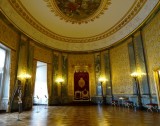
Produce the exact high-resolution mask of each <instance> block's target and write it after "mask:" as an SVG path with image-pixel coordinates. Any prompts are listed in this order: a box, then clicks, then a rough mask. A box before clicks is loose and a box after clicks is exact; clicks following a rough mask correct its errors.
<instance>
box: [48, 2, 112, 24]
mask: <svg viewBox="0 0 160 126" xmlns="http://www.w3.org/2000/svg"><path fill="white" fill-rule="evenodd" d="M47 4H48V5H51V6H50V7H51V10H53V11H54V12H55V13H56V15H59V16H60V18H62V19H64V20H65V21H66V22H68V21H69V22H71V23H79V24H81V23H88V22H89V21H94V19H96V18H98V17H99V16H100V15H101V14H103V11H104V10H106V9H107V8H108V5H110V4H111V0H51V1H49V2H47Z"/></svg>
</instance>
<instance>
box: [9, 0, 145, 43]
mask: <svg viewBox="0 0 160 126" xmlns="http://www.w3.org/2000/svg"><path fill="white" fill-rule="evenodd" d="M46 1H47V0H46ZM9 2H10V3H11V5H12V7H13V8H14V9H15V10H16V12H17V13H18V14H19V15H21V17H22V18H23V19H24V20H25V21H27V22H28V23H29V24H30V25H32V26H33V27H34V28H35V29H37V30H38V31H40V32H41V33H43V34H45V35H46V36H48V37H51V38H53V39H56V40H58V41H63V42H69V43H88V42H94V41H98V40H101V39H104V38H107V37H109V36H110V35H112V34H114V33H115V32H117V31H118V30H119V29H121V28H122V27H124V26H125V25H126V24H127V23H128V22H129V21H131V20H132V19H133V18H134V16H135V15H136V14H137V13H138V12H139V11H140V9H141V8H142V7H143V5H144V4H145V3H146V2H147V0H136V1H135V3H134V5H133V6H132V7H131V10H129V11H128V12H127V13H126V15H125V16H124V17H123V18H122V19H121V20H120V21H119V22H118V23H117V24H116V25H115V26H113V27H112V28H110V29H109V30H107V31H105V32H103V33H101V34H98V35H95V36H91V37H83V38H76V37H67V36H62V35H58V34H56V33H54V32H52V31H51V30H49V29H47V28H46V27H44V26H43V25H42V24H40V23H39V22H38V21H37V20H36V19H35V18H34V17H33V16H32V15H31V14H30V13H29V12H28V11H27V10H26V8H25V7H24V6H23V5H22V3H21V1H20V0H9Z"/></svg>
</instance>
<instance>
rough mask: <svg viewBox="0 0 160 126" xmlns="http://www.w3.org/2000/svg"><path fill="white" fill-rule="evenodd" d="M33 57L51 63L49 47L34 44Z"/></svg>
mask: <svg viewBox="0 0 160 126" xmlns="http://www.w3.org/2000/svg"><path fill="white" fill-rule="evenodd" d="M34 58H35V59H37V60H40V61H42V62H46V63H52V51H51V50H50V49H47V48H44V47H40V46H35V49H34Z"/></svg>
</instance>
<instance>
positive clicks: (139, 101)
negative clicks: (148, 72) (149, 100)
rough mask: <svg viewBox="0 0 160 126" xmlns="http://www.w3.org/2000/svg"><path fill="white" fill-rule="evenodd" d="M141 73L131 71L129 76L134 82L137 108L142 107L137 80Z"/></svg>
mask: <svg viewBox="0 0 160 126" xmlns="http://www.w3.org/2000/svg"><path fill="white" fill-rule="evenodd" d="M141 75H142V74H141V73H137V72H133V73H131V77H133V78H134V80H135V83H136V90H137V96H138V106H139V109H142V107H143V106H142V100H141V92H140V87H139V80H138V77H140V76H141Z"/></svg>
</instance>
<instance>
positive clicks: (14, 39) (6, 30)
mask: <svg viewBox="0 0 160 126" xmlns="http://www.w3.org/2000/svg"><path fill="white" fill-rule="evenodd" d="M0 29H1V30H0V41H1V42H2V43H4V44H5V45H6V46H8V47H9V48H11V49H14V50H16V49H17V44H18V41H19V35H18V34H17V33H16V32H15V31H13V30H12V29H11V28H10V27H8V26H7V25H6V24H5V23H4V22H3V21H2V20H1V19H0Z"/></svg>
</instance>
